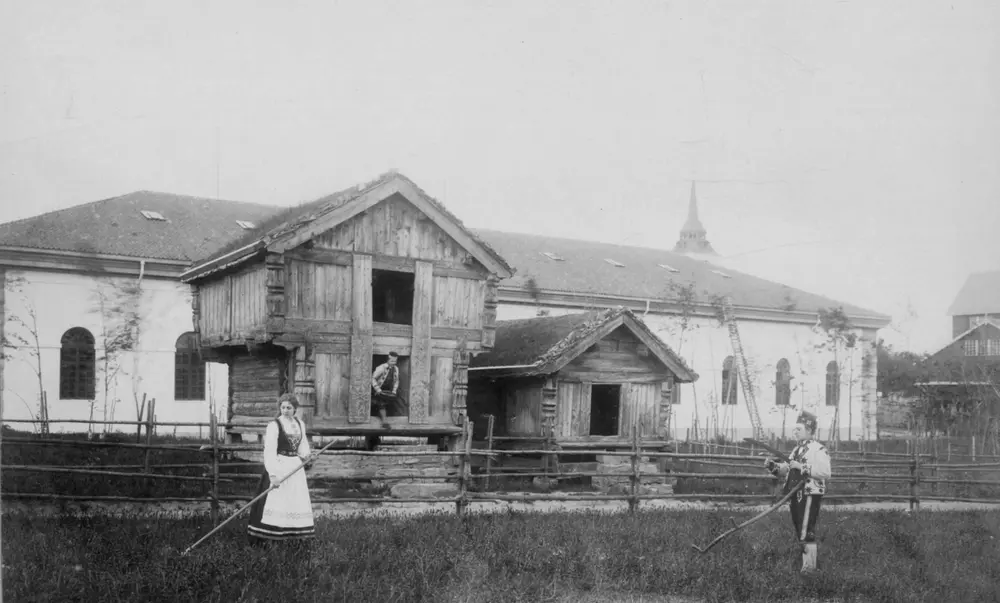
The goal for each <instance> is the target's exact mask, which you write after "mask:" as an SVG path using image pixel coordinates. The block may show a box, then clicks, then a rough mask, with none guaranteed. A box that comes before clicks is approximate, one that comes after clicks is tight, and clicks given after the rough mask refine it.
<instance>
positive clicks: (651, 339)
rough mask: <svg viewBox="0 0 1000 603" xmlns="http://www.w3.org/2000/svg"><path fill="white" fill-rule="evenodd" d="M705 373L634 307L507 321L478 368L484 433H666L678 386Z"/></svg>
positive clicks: (472, 389)
mask: <svg viewBox="0 0 1000 603" xmlns="http://www.w3.org/2000/svg"><path fill="white" fill-rule="evenodd" d="M697 378H698V375H697V374H695V372H694V371H692V370H691V369H690V368H688V366H687V365H686V364H685V363H684V361H683V360H682V359H681V358H680V357H679V356H678V355H677V354H675V353H674V352H673V351H672V350H671V349H670V348H669V347H668V346H667V344H665V343H664V342H663V341H662V340H660V339H659V338H658V337H657V336H656V335H655V334H654V333H653V332H652V331H650V330H649V328H648V327H647V326H646V325H645V324H644V323H643V322H642V320H641V319H639V318H637V317H636V316H635V314H633V313H632V311H631V310H629V309H626V308H613V309H607V310H603V311H599V312H587V313H581V314H568V315H564V316H551V317H540V318H529V319H524V320H510V321H500V322H498V323H497V336H496V344H495V345H494V347H493V349H492V350H490V351H488V352H485V353H483V354H481V355H478V356H476V357H475V358H474V359H473V360H472V364H471V367H470V369H469V415H470V418H472V419H473V421H474V422H475V427H476V435H477V439H478V438H482V437H484V435H485V432H484V428H485V425H486V424H487V421H488V419H487V418H486V415H493V416H494V417H495V423H494V434H495V435H498V436H505V437H525V438H532V437H534V438H537V437H545V436H549V435H550V434H551V435H552V436H553V437H554V440H555V442H556V443H557V444H559V445H562V446H571V445H573V444H579V445H601V444H607V445H610V446H612V447H615V446H620V445H623V444H625V443H626V442H631V440H632V436H633V433H635V430H637V429H638V430H639V434H640V436H641V437H642V438H644V439H650V438H652V439H656V438H662V439H665V438H666V437H667V435H668V434H667V430H666V423H667V419H668V417H669V416H670V410H671V406H672V404H673V403H674V402H675V396H674V394H675V392H676V387H675V385H676V384H678V383H691V382H693V381H695V380H696V379H697Z"/></svg>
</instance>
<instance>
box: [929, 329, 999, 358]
mask: <svg viewBox="0 0 1000 603" xmlns="http://www.w3.org/2000/svg"><path fill="white" fill-rule="evenodd" d="M987 328H990V329H993V330H995V331H1000V324H997V323H996V322H994V321H992V320H989V319H987V320H984V321H983V322H981V323H979V324H978V325H976V326H974V327H971V328H969V329H966V330H965V331H964V332H963V333H959V334H958V335H956V336H955V337H954V338H953V339H952V340H951V341H949V342H948V343H946V344H945V345H943V346H941V348H939V349H938V351H936V352H934V353H933V354H931V355H930V356H929V357H930V358H934V357H935V356H937V355H938V354H940V353H941V352H943V351H945V350H947V349H948V348H950V347H951V346H953V345H955V344H956V343H958V342H960V341H962V340H963V339H965V338H966V337H968V336H969V335H971V334H972V333H975V332H976V331H979V330H981V329H987Z"/></svg>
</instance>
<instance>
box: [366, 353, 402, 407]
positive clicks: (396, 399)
mask: <svg viewBox="0 0 1000 603" xmlns="http://www.w3.org/2000/svg"><path fill="white" fill-rule="evenodd" d="M388 361H389V355H388V354H374V355H372V376H373V377H374V375H375V371H377V370H378V368H379V367H380V366H382V365H383V364H386V363H387V362H388ZM395 372H396V379H398V381H399V386H398V387H397V388H396V395H395V396H389V397H388V398H386V401H387V403H386V408H385V416H386V417H408V416H409V415H410V407H409V404H408V402H409V400H408V399H407V398H408V397H409V392H410V357H409V356H398V357H397V358H396V371H395ZM372 387H374V384H372ZM382 389H385V390H388V391H391V390H392V387H391V385H390V384H389V382H388V381H383V386H382ZM373 395H374V392H373ZM371 416H373V417H377V416H379V414H378V409H377V408H376V405H375V404H372V405H371Z"/></svg>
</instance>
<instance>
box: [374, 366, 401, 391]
mask: <svg viewBox="0 0 1000 603" xmlns="http://www.w3.org/2000/svg"><path fill="white" fill-rule="evenodd" d="M390 369H392V370H390ZM393 372H395V374H396V375H395V376H396V378H395V380H394V383H393V384H392V393H393V395H395V394H396V392H397V391H398V390H399V366H398V365H397V366H389V363H388V362H385V363H383V364H380V365H378V367H377V368H376V369H375V372H374V373H372V388H373V389H374V390H375V391H377V392H380V391H382V384H383V383H385V380H386V379H388V378H389V375H391V374H392V373H393Z"/></svg>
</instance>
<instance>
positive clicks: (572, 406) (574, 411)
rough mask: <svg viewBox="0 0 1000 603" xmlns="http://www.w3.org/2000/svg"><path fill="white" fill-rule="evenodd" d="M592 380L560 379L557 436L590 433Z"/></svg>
mask: <svg viewBox="0 0 1000 603" xmlns="http://www.w3.org/2000/svg"><path fill="white" fill-rule="evenodd" d="M591 385H593V384H592V383H590V382H579V381H560V382H559V393H558V402H557V406H556V436H557V437H575V436H586V435H589V434H590V391H591V389H590V388H591Z"/></svg>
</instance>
